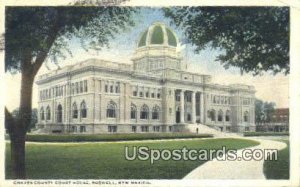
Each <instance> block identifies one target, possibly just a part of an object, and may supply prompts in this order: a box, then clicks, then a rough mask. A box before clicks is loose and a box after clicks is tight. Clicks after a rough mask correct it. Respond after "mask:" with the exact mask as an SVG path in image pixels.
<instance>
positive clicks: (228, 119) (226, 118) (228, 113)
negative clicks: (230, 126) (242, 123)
mask: <svg viewBox="0 0 300 187" xmlns="http://www.w3.org/2000/svg"><path fill="white" fill-rule="evenodd" d="M225 120H226V121H230V111H229V110H227V111H226V115H225Z"/></svg>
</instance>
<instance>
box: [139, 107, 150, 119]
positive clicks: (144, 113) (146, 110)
mask: <svg viewBox="0 0 300 187" xmlns="http://www.w3.org/2000/svg"><path fill="white" fill-rule="evenodd" d="M148 117H149V108H148V106H147V105H143V106H142V108H141V114H140V118H141V119H148Z"/></svg>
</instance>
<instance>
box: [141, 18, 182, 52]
mask: <svg viewBox="0 0 300 187" xmlns="http://www.w3.org/2000/svg"><path fill="white" fill-rule="evenodd" d="M177 41H178V40H177V37H176V35H175V33H174V32H173V31H172V30H171V29H170V28H168V27H166V26H165V24H163V23H160V22H156V23H153V24H152V25H151V26H150V27H149V28H148V29H147V30H146V31H144V32H142V34H141V36H140V39H139V41H138V47H143V46H148V45H166V46H172V47H176V46H177Z"/></svg>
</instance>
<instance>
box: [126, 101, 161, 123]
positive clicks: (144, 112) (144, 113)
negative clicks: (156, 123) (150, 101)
mask: <svg viewBox="0 0 300 187" xmlns="http://www.w3.org/2000/svg"><path fill="white" fill-rule="evenodd" d="M149 114H150V110H149V107H148V106H147V105H146V104H144V105H143V106H142V107H141V108H140V116H139V117H140V119H149V118H150V115H149ZM151 114H152V115H151V118H152V119H154V120H158V119H159V118H160V108H159V106H157V105H155V106H154V107H153V108H152V110H151ZM137 116H138V114H137V108H136V106H135V105H134V104H131V112H130V118H131V119H137Z"/></svg>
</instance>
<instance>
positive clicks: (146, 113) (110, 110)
mask: <svg viewBox="0 0 300 187" xmlns="http://www.w3.org/2000/svg"><path fill="white" fill-rule="evenodd" d="M150 112H151V119H154V120H159V118H160V108H159V106H157V105H156V106H154V107H153V108H152V110H151V111H150V110H149V107H148V106H147V105H145V104H144V105H143V106H142V107H141V108H140V115H139V118H140V119H150ZM106 117H107V118H116V117H117V104H116V103H115V102H113V101H110V102H109V103H108V105H107V109H106ZM137 117H138V112H137V107H136V105H134V104H131V109H130V119H137Z"/></svg>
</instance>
